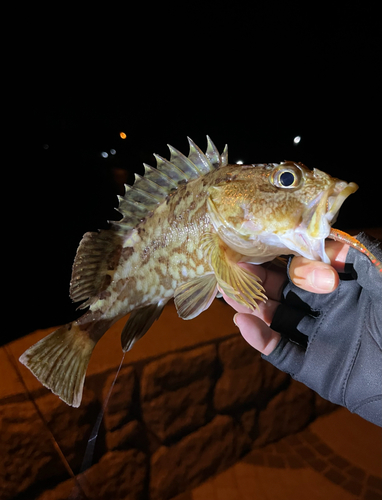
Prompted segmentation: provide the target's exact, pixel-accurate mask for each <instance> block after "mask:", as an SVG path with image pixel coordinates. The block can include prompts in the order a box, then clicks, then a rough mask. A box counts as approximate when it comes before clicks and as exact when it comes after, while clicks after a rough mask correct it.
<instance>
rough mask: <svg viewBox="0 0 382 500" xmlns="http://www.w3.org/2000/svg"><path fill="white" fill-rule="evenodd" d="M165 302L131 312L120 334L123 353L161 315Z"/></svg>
mask: <svg viewBox="0 0 382 500" xmlns="http://www.w3.org/2000/svg"><path fill="white" fill-rule="evenodd" d="M166 303H167V301H165V302H163V301H160V302H158V303H157V304H150V305H148V306H145V307H141V308H140V309H135V311H132V312H131V314H130V316H129V319H128V320H127V323H126V325H125V326H124V328H123V330H122V333H121V343H122V350H123V352H126V351H129V350H130V349H131V348H132V347H133V344H135V342H136V341H137V340H139V339H140V338H142V337H143V335H144V334H145V333H146V332H147V331H148V330H149V328H150V327H151V325H152V324H153V323H154V321H155V320H157V319H158V318H159V316H160V315H161V313H162V311H163V308H164V306H165V305H166Z"/></svg>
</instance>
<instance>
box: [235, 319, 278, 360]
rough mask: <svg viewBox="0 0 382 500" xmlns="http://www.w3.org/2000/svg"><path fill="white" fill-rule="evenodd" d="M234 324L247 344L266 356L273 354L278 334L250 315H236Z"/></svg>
mask: <svg viewBox="0 0 382 500" xmlns="http://www.w3.org/2000/svg"><path fill="white" fill-rule="evenodd" d="M234 322H235V324H236V325H237V326H238V328H239V329H240V333H241V334H242V336H243V337H244V339H245V340H246V341H247V342H248V344H250V345H251V346H252V347H253V348H255V349H257V350H258V351H260V352H261V353H262V354H265V355H266V356H268V355H269V354H271V352H273V350H274V349H275V348H276V346H277V344H278V343H279V341H280V339H281V336H280V334H279V333H277V332H275V331H274V330H272V329H271V328H269V326H268V325H266V324H265V323H264V322H263V321H262V320H261V319H260V318H257V317H256V316H253V315H251V314H236V315H235V317H234Z"/></svg>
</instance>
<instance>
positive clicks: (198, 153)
mask: <svg viewBox="0 0 382 500" xmlns="http://www.w3.org/2000/svg"><path fill="white" fill-rule="evenodd" d="M187 140H188V142H189V144H190V153H189V155H188V158H189V159H190V160H191V161H192V163H194V165H196V166H197V168H198V169H199V171H200V172H201V173H202V174H203V175H204V174H208V173H209V172H211V171H212V170H214V167H213V166H212V164H211V162H210V161H209V159H208V158H207V157H206V156H205V154H204V153H203V152H202V150H201V149H200V148H199V147H198V146H197V145H196V144H195V143H194V141H193V140H192V139H190V138H189V137H187Z"/></svg>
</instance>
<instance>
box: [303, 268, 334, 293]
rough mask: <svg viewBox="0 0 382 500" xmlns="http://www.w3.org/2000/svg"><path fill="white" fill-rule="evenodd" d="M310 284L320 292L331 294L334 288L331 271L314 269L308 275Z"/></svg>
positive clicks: (332, 272)
mask: <svg viewBox="0 0 382 500" xmlns="http://www.w3.org/2000/svg"><path fill="white" fill-rule="evenodd" d="M309 281H310V284H311V285H312V286H313V287H314V288H315V289H316V290H320V291H321V292H331V291H333V288H334V283H335V274H334V271H332V269H315V270H314V271H313V272H312V273H311V274H310V275H309Z"/></svg>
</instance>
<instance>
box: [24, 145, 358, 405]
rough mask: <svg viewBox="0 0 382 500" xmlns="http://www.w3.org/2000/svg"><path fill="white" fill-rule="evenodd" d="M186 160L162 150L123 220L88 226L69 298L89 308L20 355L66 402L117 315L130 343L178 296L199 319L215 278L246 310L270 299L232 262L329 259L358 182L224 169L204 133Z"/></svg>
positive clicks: (284, 167)
mask: <svg viewBox="0 0 382 500" xmlns="http://www.w3.org/2000/svg"><path fill="white" fill-rule="evenodd" d="M189 144H190V152H189V155H188V157H186V156H184V155H183V154H182V153H180V152H179V151H177V150H176V149H174V148H173V147H171V146H169V149H170V152H171V157H170V160H169V161H168V160H165V159H164V158H161V157H160V156H158V155H155V157H156V160H157V168H152V167H150V166H148V165H145V175H144V176H143V177H140V176H139V175H137V176H136V181H135V183H134V185H133V186H132V187H129V186H126V193H125V195H124V196H123V197H119V208H118V210H119V211H120V212H121V214H122V216H123V217H122V219H121V220H120V221H117V222H111V227H110V229H109V230H102V231H99V232H98V233H86V234H85V235H84V237H83V239H82V241H81V243H80V245H79V248H78V250H77V255H76V257H75V261H74V264H73V273H72V279H71V283H70V297H71V298H72V299H73V301H75V302H77V301H84V300H85V302H84V303H83V304H82V305H80V308H81V309H82V308H85V307H89V309H88V311H87V312H86V313H85V314H84V315H83V316H81V317H80V318H79V319H78V320H76V321H74V322H72V323H70V324H67V325H65V326H62V327H61V328H59V329H58V330H56V331H55V332H53V333H51V334H50V335H48V336H47V337H46V338H44V339H43V340H41V341H40V342H38V343H37V344H35V345H34V346H32V347H31V348H30V349H28V350H27V351H26V352H25V353H24V354H23V355H22V356H21V357H20V361H21V362H22V363H23V364H24V365H25V366H27V367H28V368H29V369H30V370H31V371H32V372H33V373H34V375H35V376H36V377H37V378H38V379H39V380H40V381H41V382H42V384H44V385H45V386H46V387H48V388H49V389H51V391H52V392H53V393H54V394H57V395H58V396H59V397H60V398H61V399H62V400H63V401H65V402H66V403H68V404H69V405H72V406H79V405H80V402H81V398H82V390H83V384H84V379H85V373H86V369H87V366H88V363H89V359H90V356H91V353H92V351H93V349H94V346H95V345H96V343H97V341H98V340H99V339H100V338H101V337H102V335H103V334H104V333H105V332H106V331H107V330H108V328H110V326H111V325H112V324H113V323H115V322H116V321H117V320H118V319H120V318H121V317H123V316H125V315H126V314H128V313H131V314H130V317H129V319H128V321H127V324H126V326H125V327H124V329H123V331H122V348H123V350H124V351H127V350H129V349H130V348H131V347H132V345H133V343H134V342H135V341H137V340H138V339H139V338H141V337H142V336H143V335H144V334H145V333H146V332H147V330H148V329H149V328H150V326H151V325H152V323H153V322H154V321H155V320H156V319H157V318H158V317H159V316H160V314H161V312H162V309H163V307H164V306H165V304H166V303H167V302H168V301H169V300H170V299H171V298H173V297H174V299H175V305H176V308H177V311H178V314H179V316H180V317H181V318H183V319H191V318H194V317H196V316H197V315H198V314H200V313H201V312H202V311H204V310H205V309H207V308H208V307H209V305H210V304H211V302H212V301H213V299H214V298H215V296H216V294H217V290H218V286H219V287H221V289H222V290H223V291H224V292H225V293H226V294H227V295H228V296H229V297H232V298H234V299H235V300H236V301H238V302H240V303H242V304H244V305H246V306H247V307H249V308H255V307H257V304H256V301H257V300H262V301H265V300H266V296H265V294H264V289H263V288H262V286H261V283H260V279H259V278H258V277H257V276H255V275H254V274H252V273H250V272H248V271H247V270H245V269H243V268H242V267H240V266H239V265H238V262H242V261H246V262H252V263H255V264H260V263H263V262H266V261H269V260H272V259H274V258H276V257H277V256H279V255H282V254H295V255H302V256H304V257H307V258H309V259H316V260H322V261H324V262H329V259H328V257H327V255H326V253H325V238H327V237H329V236H330V233H331V224H332V223H333V222H334V220H335V218H336V215H337V213H338V210H339V208H340V207H341V205H342V203H343V201H344V200H345V199H346V198H347V196H349V195H350V194H351V193H353V192H354V191H356V190H357V188H358V186H357V185H356V184H354V183H352V182H351V183H349V184H348V183H346V182H344V181H341V180H338V179H335V178H333V177H331V176H330V175H328V174H326V173H324V172H321V171H320V170H317V169H314V170H313V171H310V170H308V169H307V168H306V167H305V166H304V165H302V164H301V163H294V162H285V163H280V164H260V165H230V164H228V154H227V147H226V148H225V149H224V151H223V153H222V154H219V152H218V150H217V149H216V147H215V145H214V144H213V143H212V141H211V140H210V139H209V138H208V137H207V150H206V152H205V153H203V152H202V151H201V150H200V149H199V148H198V147H197V146H196V145H195V144H194V143H193V142H192V141H191V140H190V139H189Z"/></svg>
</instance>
